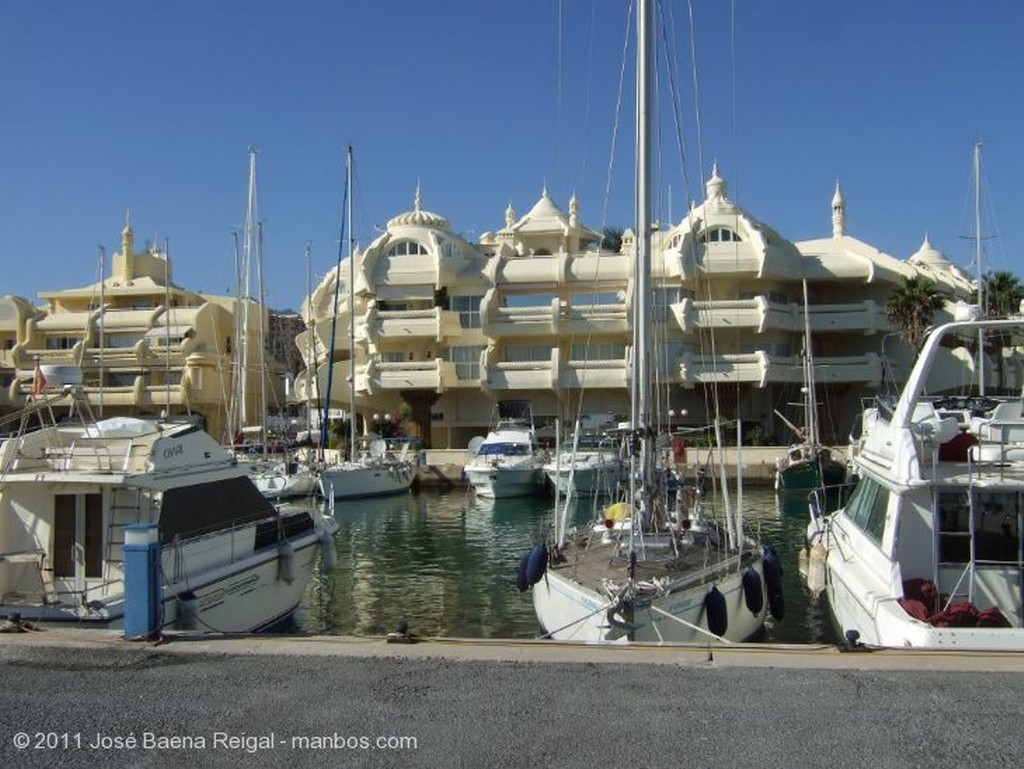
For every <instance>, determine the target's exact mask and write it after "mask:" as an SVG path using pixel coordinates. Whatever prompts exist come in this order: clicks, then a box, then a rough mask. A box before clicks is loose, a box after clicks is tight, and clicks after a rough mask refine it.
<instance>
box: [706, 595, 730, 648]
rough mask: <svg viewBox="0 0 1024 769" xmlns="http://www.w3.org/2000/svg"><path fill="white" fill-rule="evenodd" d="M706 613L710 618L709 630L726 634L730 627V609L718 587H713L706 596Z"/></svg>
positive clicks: (718, 634)
mask: <svg viewBox="0 0 1024 769" xmlns="http://www.w3.org/2000/svg"><path fill="white" fill-rule="evenodd" d="M704 613H705V614H706V615H707V618H708V630H710V631H711V632H712V633H714V634H715V635H717V636H724V635H725V632H726V631H727V630H728V629H729V611H728V609H727V608H726V606H725V596H724V595H722V591H721V590H719V589H718V588H717V587H712V588H711V590H709V591H708V594H707V595H706V596H704Z"/></svg>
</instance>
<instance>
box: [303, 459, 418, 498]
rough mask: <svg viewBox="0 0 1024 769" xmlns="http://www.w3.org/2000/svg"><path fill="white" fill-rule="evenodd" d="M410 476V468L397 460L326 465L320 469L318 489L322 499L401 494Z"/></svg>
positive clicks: (410, 480)
mask: <svg viewBox="0 0 1024 769" xmlns="http://www.w3.org/2000/svg"><path fill="white" fill-rule="evenodd" d="M414 477H415V471H414V470H413V468H412V467H411V466H409V465H405V464H400V463H396V464H393V465H382V466H372V465H371V466H364V465H353V466H342V467H328V468H325V469H324V470H323V471H322V472H321V473H320V493H321V494H323V496H324V498H325V499H331V498H333V499H363V498H367V497H386V496H390V495H392V494H404V493H406V492H407V491H409V488H410V487H411V486H412V481H413V478H414Z"/></svg>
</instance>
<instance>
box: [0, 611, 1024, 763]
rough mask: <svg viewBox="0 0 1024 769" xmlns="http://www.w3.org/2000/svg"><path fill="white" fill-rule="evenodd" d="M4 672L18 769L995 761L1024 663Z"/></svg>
mask: <svg viewBox="0 0 1024 769" xmlns="http://www.w3.org/2000/svg"><path fill="white" fill-rule="evenodd" d="M0 677H2V679H0V680H2V682H3V686H2V687H0V707H2V712H3V713H4V727H3V729H2V730H0V744H2V748H0V756H2V757H3V758H4V759H5V761H7V762H8V764H9V765H17V766H56V765H61V766H83V767H84V766H89V767H94V766H101V767H102V766H119V767H120V766H125V765H128V766H182V765H186V764H187V765H190V766H200V767H201V766H236V765H237V766H242V765H244V766H247V767H270V766H294V767H304V766H316V767H318V766H358V767H363V766H366V767H391V766H394V767H399V766H401V767H408V766H415V767H463V766H464V767H506V766H507V767H520V766H521V767H531V768H533V769H536V768H538V767H587V769H593V768H594V767H604V766H633V767H661V766H665V767H669V766H673V767H674V766H679V765H683V766H694V767H719V766H721V767H746V766H756V767H796V766H799V767H803V766H830V767H832V766H834V767H846V766H849V767H854V766H856V767H863V766H872V767H910V766H929V767H944V766H949V767H954V766H956V767H960V766H965V765H971V766H973V767H987V766H1011V765H1016V764H1018V763H1019V759H1018V757H1017V755H1016V754H1017V752H1018V751H1019V749H1020V737H1019V728H1020V717H1021V710H1022V708H1021V706H1020V702H1019V694H1020V691H1021V686H1022V684H1024V655H1018V654H977V653H956V652H913V651H905V650H900V651H875V652H841V651H839V650H837V649H835V648H832V647H805V646H774V645H761V644H735V645H728V646H725V645H716V646H711V647H709V646H646V645H635V646H631V647H628V648H610V647H604V646H580V645H576V644H565V643H555V642H540V641H537V642H520V641H516V642H511V641H475V640H474V641H467V640H460V639H430V640H423V641H420V642H419V643H413V644H399V643H388V642H387V641H386V640H385V639H381V638H345V637H310V636H298V637H282V636H269V635H265V636H245V637H202V636H199V637H188V636H176V635H172V636H169V637H168V638H167V639H165V641H164V642H162V643H155V644H154V643H139V642H126V641H123V640H121V639H120V638H119V636H118V635H116V634H115V633H106V632H104V631H99V632H95V631H62V630H60V631H44V632H38V633H22V634H5V635H3V636H0ZM15 762H16V763H15Z"/></svg>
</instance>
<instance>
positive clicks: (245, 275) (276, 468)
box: [235, 147, 318, 499]
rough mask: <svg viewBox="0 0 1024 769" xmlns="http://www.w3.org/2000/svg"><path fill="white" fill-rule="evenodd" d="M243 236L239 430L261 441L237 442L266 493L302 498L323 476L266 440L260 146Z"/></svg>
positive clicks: (253, 165) (251, 158)
mask: <svg viewBox="0 0 1024 769" xmlns="http://www.w3.org/2000/svg"><path fill="white" fill-rule="evenodd" d="M244 236H245V238H244V242H243V247H242V251H241V254H240V255H239V259H238V265H237V271H238V296H239V299H240V302H241V308H240V309H241V311H242V312H241V318H242V321H241V323H240V324H239V326H238V328H239V334H238V337H237V338H238V340H239V345H238V356H239V362H238V379H237V389H236V393H237V404H238V405H237V414H238V430H237V433H236V435H238V436H241V437H242V439H243V442H244V440H245V438H246V436H248V435H250V434H257V435H258V442H257V443H256V444H255V447H254V448H255V449H258V450H256V451H251V452H250V451H246V450H245V446H244V445H236V447H235V448H236V451H237V453H238V456H239V459H240V460H241V461H242V462H243V463H244V465H245V467H246V469H247V470H248V472H249V476H250V478H251V479H252V482H253V484H255V486H256V488H257V489H258V490H259V492H260V493H261V494H263V496H265V497H268V498H270V499H297V498H302V497H311V496H313V495H314V494H316V492H317V483H318V477H317V474H316V472H315V471H314V470H313V469H312V468H311V467H309V466H308V465H307V464H305V463H303V462H300V461H299V459H298V458H297V457H294V456H270V455H268V453H267V452H268V451H269V446H268V440H267V389H266V384H267V379H266V360H265V357H266V346H267V345H266V330H265V313H266V311H265V301H264V275H263V268H264V260H263V228H262V223H261V222H260V221H259V213H258V203H257V192H256V148H255V147H250V149H249V193H248V198H247V205H246V216H245V230H244ZM254 264H255V267H256V283H257V286H258V291H259V301H258V302H257V304H256V310H257V312H259V319H258V321H259V345H258V351H259V352H258V355H259V360H258V368H259V371H260V391H259V406H260V408H259V416H260V423H259V425H257V426H249V425H247V424H246V419H247V413H246V410H247V408H248V405H247V403H246V399H247V397H248V396H247V392H246V390H247V387H248V377H249V355H250V354H251V352H252V350H251V349H250V344H249V340H248V339H247V338H246V336H247V335H248V333H249V330H250V329H249V326H250V324H249V321H248V313H249V311H250V310H251V309H252V302H251V301H250V289H251V285H250V284H251V277H252V268H253V265H254Z"/></svg>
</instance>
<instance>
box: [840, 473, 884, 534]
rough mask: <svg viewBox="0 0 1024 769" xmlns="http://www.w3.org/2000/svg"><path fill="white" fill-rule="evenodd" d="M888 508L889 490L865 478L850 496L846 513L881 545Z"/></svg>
mask: <svg viewBox="0 0 1024 769" xmlns="http://www.w3.org/2000/svg"><path fill="white" fill-rule="evenodd" d="M888 507H889V490H888V489H887V488H885V487H884V486H882V485H881V484H879V483H877V482H876V481H874V480H872V479H871V478H863V479H861V482H860V483H858V484H857V487H856V488H855V489H854V490H853V493H852V494H851V495H850V500H849V501H848V502H847V503H846V508H845V512H846V517H847V518H849V519H850V521H852V522H853V523H854V524H855V525H856V526H857V527H859V528H860V529H863V531H864V533H865V534H867V535H868V536H869V537H870V538H871V539H873V540H874V541H875V542H877V543H878V544H881V543H882V533H883V532H884V531H885V513H886V510H887V509H888Z"/></svg>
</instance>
